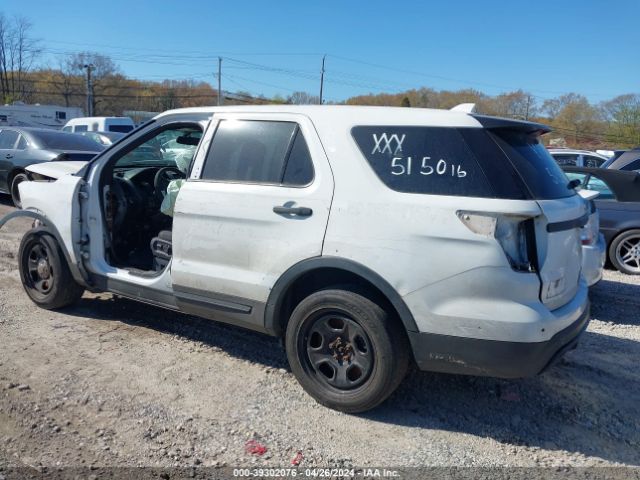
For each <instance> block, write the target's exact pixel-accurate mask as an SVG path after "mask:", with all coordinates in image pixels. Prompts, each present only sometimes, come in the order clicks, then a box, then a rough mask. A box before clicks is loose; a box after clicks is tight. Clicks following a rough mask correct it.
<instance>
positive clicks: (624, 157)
mask: <svg viewBox="0 0 640 480" xmlns="http://www.w3.org/2000/svg"><path fill="white" fill-rule="evenodd" d="M603 168H611V169H613V170H626V171H635V172H640V148H634V149H632V150H627V151H626V152H624V153H622V154H621V155H619V156H617V157H613V158H612V159H611V160H609V161H608V162H607V163H605V164H604V165H603Z"/></svg>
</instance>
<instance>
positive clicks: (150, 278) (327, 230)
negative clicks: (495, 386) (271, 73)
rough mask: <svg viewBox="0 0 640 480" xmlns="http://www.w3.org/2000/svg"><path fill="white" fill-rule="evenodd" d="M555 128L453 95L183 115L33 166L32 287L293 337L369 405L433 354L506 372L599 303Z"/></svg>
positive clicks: (319, 382) (323, 395) (464, 368)
mask: <svg viewBox="0 0 640 480" xmlns="http://www.w3.org/2000/svg"><path fill="white" fill-rule="evenodd" d="M546 131H548V129H547V127H545V126H543V125H540V124H535V123H530V122H521V121H514V120H506V119H501V118H494V117H486V116H480V115H474V114H471V113H468V111H466V110H465V109H464V108H462V109H453V110H451V111H447V110H430V109H407V108H391V107H350V106H305V107H303V106H290V105H278V106H250V107H217V108H216V107H211V108H190V109H181V110H174V111H169V112H166V113H163V114H161V115H159V116H157V117H156V118H155V119H153V120H152V121H151V122H149V123H148V124H146V125H144V126H143V127H141V128H138V129H137V130H135V131H134V132H132V133H130V134H129V135H128V136H127V137H126V138H124V139H123V140H121V141H119V142H117V143H116V144H114V145H112V146H111V147H109V148H108V149H107V150H105V151H104V152H102V153H101V154H100V155H98V156H97V157H96V158H95V159H93V160H92V161H90V162H88V163H83V162H52V163H47V164H40V165H35V166H32V167H29V175H30V178H31V180H32V181H30V182H23V183H22V184H21V185H20V195H21V198H22V205H23V210H21V211H17V212H14V213H13V214H10V215H9V216H8V217H6V218H5V219H4V220H2V221H1V222H0V224H3V223H5V222H6V221H7V220H9V219H10V218H13V217H16V216H29V217H33V218H34V228H33V229H32V230H30V231H29V232H28V233H27V234H25V236H24V238H23V240H22V244H21V246H20V252H19V265H20V274H21V279H22V282H23V283H24V288H25V290H26V293H27V294H28V295H29V296H30V297H31V299H32V300H33V301H34V302H35V303H36V304H38V305H40V306H41V307H43V308H49V309H54V308H62V307H65V306H68V305H70V304H72V303H73V302H74V301H75V300H77V299H78V298H79V297H80V296H81V295H82V292H83V291H84V290H90V291H106V292H113V293H115V294H117V295H122V296H125V297H128V298H132V299H136V300H140V301H143V302H146V303H149V304H152V305H157V306H161V307H165V308H169V309H173V310H176V311H180V312H188V313H191V314H196V315H199V316H202V317H206V318H210V319H213V320H217V321H221V322H227V323H231V324H234V325H238V326H241V327H245V328H249V329H252V330H257V331H260V332H264V333H266V334H269V335H274V336H278V337H281V338H282V339H283V340H284V344H285V346H286V352H287V356H288V359H289V363H290V365H291V369H292V371H293V373H294V375H295V376H296V378H297V379H298V380H299V382H300V383H301V385H302V386H303V388H304V389H305V390H306V391H307V392H308V393H309V394H310V395H312V396H313V397H314V398H315V399H316V400H317V401H319V402H320V403H322V404H324V405H327V406H329V407H331V408H335V409H338V410H342V411H345V412H361V411H365V410H368V409H371V408H373V407H375V406H376V405H378V404H379V403H380V402H382V401H383V400H385V399H386V398H387V397H388V396H389V395H390V394H391V393H392V392H393V391H394V389H395V388H396V387H397V386H398V385H399V383H400V382H401V381H402V379H403V377H404V375H405V372H406V371H407V368H408V366H409V364H410V362H413V363H415V364H416V365H417V366H418V367H419V368H420V369H422V370H430V371H439V372H449V373H461V374H472V375H488V376H496V377H503V378H515V377H523V376H529V375H535V374H537V373H539V372H541V371H542V370H544V369H545V367H547V366H548V365H549V364H550V363H551V362H553V360H554V359H556V358H558V357H559V356H560V355H562V354H563V353H564V352H565V351H567V350H568V349H571V348H574V347H575V346H576V343H577V339H578V337H579V335H580V333H581V332H582V331H583V330H584V329H585V328H586V325H587V322H588V319H589V308H588V305H589V304H588V298H587V286H586V283H585V281H584V279H583V278H582V276H581V271H580V265H581V243H580V229H581V227H582V226H583V225H585V223H586V222H587V219H588V215H589V213H590V212H589V210H588V203H587V202H586V201H585V200H583V199H582V198H581V197H580V196H579V195H577V194H576V192H575V191H574V189H573V188H572V187H573V186H574V185H573V184H570V183H569V181H568V179H567V177H565V175H564V174H563V173H562V171H561V170H560V168H559V167H558V166H557V165H556V163H555V162H554V161H553V158H551V156H550V155H549V154H548V152H547V151H546V150H545V149H544V148H543V146H542V145H541V143H540V140H539V137H540V135H541V134H543V133H545V132H546Z"/></svg>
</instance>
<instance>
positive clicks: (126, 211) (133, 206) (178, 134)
mask: <svg viewBox="0 0 640 480" xmlns="http://www.w3.org/2000/svg"><path fill="white" fill-rule="evenodd" d="M201 137H202V129H201V128H200V127H198V126H195V125H191V124H190V125H174V126H171V127H170V128H165V129H163V130H162V131H160V132H159V133H158V132H157V131H156V132H154V133H153V134H152V136H151V138H145V139H143V140H142V143H139V144H137V146H135V147H134V148H133V149H129V150H128V151H127V152H126V153H124V154H123V155H120V156H118V157H117V158H115V159H114V161H113V162H110V165H108V166H107V167H106V168H105V170H104V173H103V177H102V178H103V186H102V192H103V198H102V202H103V203H102V204H103V209H104V219H105V224H106V229H107V232H108V235H107V245H106V247H107V248H106V252H107V258H106V260H107V262H108V263H109V264H110V265H113V266H115V267H118V268H125V269H127V270H129V272H130V273H132V274H135V275H140V276H154V275H157V274H159V273H160V272H162V271H163V270H164V268H165V267H166V266H167V264H168V263H169V260H170V259H171V254H172V242H171V230H172V224H173V217H172V215H173V202H175V198H176V191H177V189H178V188H179V186H180V182H176V181H177V180H183V179H185V178H186V177H187V172H188V171H189V166H190V164H191V161H192V159H193V156H194V154H195V151H196V147H197V145H198V143H199V142H200V139H201ZM170 184H171V185H172V188H171V190H172V192H173V193H172V194H168V193H167V188H168V187H169V185H170Z"/></svg>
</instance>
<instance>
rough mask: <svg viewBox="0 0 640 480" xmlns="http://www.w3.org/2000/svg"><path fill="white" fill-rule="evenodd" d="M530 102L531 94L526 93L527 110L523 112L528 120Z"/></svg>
mask: <svg viewBox="0 0 640 480" xmlns="http://www.w3.org/2000/svg"><path fill="white" fill-rule="evenodd" d="M530 104H531V95H527V112H526V113H525V116H524V119H525V120H529V105H530Z"/></svg>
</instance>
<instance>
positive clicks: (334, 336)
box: [285, 289, 410, 413]
mask: <svg viewBox="0 0 640 480" xmlns="http://www.w3.org/2000/svg"><path fill="white" fill-rule="evenodd" d="M394 320H395V319H394V318H393V317H392V316H391V315H390V314H389V313H388V312H386V311H385V310H384V309H382V308H381V307H380V306H378V305H377V304H375V303H374V302H372V301H371V300H369V299H368V298H366V297H365V296H363V295H360V294H358V293H355V292H353V291H350V290H337V289H333V290H321V291H319V292H316V293H313V294H311V295H309V296H308V297H307V298H305V299H304V300H302V302H300V304H299V305H298V306H297V307H296V308H295V309H294V311H293V313H292V314H291V318H290V320H289V323H288V325H287V332H286V342H285V343H286V349H287V357H288V359H289V364H290V365H291V369H292V371H293V373H294V375H295V376H296V378H297V379H298V381H299V382H300V384H301V385H302V387H303V388H304V389H305V390H306V391H307V393H309V395H311V396H312V397H313V398H314V399H316V400H317V401H318V402H319V403H321V404H322V405H325V406H327V407H329V408H333V409H335V410H340V411H342V412H347V413H358V412H364V411H367V410H370V409H372V408H374V407H376V406H378V405H379V404H380V403H382V402H383V401H384V400H386V399H387V397H388V396H389V395H391V393H392V392H393V391H394V390H395V389H396V388H397V387H398V385H400V383H401V382H402V379H403V378H404V376H405V375H406V372H407V367H408V365H409V352H410V349H409V345H408V341H407V338H406V336H405V334H404V332H403V330H402V326H401V324H399V322H397V321H394Z"/></svg>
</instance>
